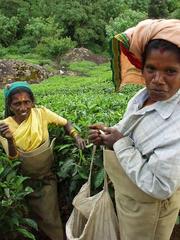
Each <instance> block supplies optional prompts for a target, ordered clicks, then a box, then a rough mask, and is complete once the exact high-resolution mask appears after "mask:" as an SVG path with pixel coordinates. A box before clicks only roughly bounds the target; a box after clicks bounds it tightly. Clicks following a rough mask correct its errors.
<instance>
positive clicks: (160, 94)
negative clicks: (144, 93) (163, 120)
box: [143, 49, 180, 103]
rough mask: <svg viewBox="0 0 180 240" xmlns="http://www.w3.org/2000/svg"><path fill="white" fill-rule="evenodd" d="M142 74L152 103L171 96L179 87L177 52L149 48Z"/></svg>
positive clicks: (179, 65) (179, 69)
mask: <svg viewBox="0 0 180 240" xmlns="http://www.w3.org/2000/svg"><path fill="white" fill-rule="evenodd" d="M143 76H144V78H145V83H146V87H147V90H148V93H149V100H150V101H151V102H152V103H153V102H156V101H163V100H167V99H168V98H170V97H172V96H173V95H174V94H175V93H176V92H177V91H178V90H179V88H180V60H179V57H178V54H175V53H174V52H172V51H170V50H164V51H161V50H159V49H153V50H151V52H150V53H149V54H148V56H147V58H146V61H145V65H144V69H143Z"/></svg>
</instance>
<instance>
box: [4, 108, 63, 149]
mask: <svg viewBox="0 0 180 240" xmlns="http://www.w3.org/2000/svg"><path fill="white" fill-rule="evenodd" d="M3 121H4V122H5V123H6V124H8V125H9V128H10V130H11V132H12V133H13V137H14V141H15V144H16V146H17V148H19V149H21V150H22V151H25V152H29V151H32V150H34V149H36V148H38V147H39V146H40V145H41V144H42V143H44V142H45V141H46V140H47V139H48V138H49V133H48V124H49V123H54V124H56V125H60V126H64V125H65V124H66V123H67V120H66V119H65V118H63V117H60V116H59V115H57V114H56V113H53V112H51V111H50V110H49V109H47V108H45V107H41V108H32V109H31V113H30V115H29V117H28V118H27V119H26V120H24V121H23V122H22V123H21V124H18V123H16V122H15V120H14V119H13V118H12V117H8V118H6V119H4V120H3ZM0 141H1V143H2V145H3V147H4V149H5V151H6V149H7V140H6V139H3V138H2V139H0ZM6 153H7V151H6Z"/></svg>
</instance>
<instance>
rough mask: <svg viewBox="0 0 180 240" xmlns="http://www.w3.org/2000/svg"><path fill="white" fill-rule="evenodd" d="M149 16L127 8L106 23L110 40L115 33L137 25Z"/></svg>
mask: <svg viewBox="0 0 180 240" xmlns="http://www.w3.org/2000/svg"><path fill="white" fill-rule="evenodd" d="M146 18H147V14H146V13H143V12H138V11H134V10H131V9H129V10H126V11H124V13H121V14H119V16H118V17H117V18H115V19H111V20H110V22H109V24H108V25H106V33H107V36H108V39H109V40H110V39H111V38H112V37H113V36H114V35H116V34H118V33H121V32H124V31H125V30H126V29H127V28H130V27H133V26H135V25H136V24H137V23H138V22H140V21H142V20H144V19H146Z"/></svg>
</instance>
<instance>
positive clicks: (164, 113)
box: [113, 89, 180, 199]
mask: <svg viewBox="0 0 180 240" xmlns="http://www.w3.org/2000/svg"><path fill="white" fill-rule="evenodd" d="M147 97H148V93H147V90H146V89H143V90H140V92H138V94H136V95H135V97H133V98H132V99H131V100H130V102H129V104H128V107H127V111H126V113H125V115H124V117H123V119H122V120H121V121H120V122H119V123H118V124H116V125H115V126H114V127H115V128H117V129H118V131H120V132H121V133H122V134H123V135H124V137H123V138H121V139H119V140H118V141H117V142H116V143H115V144H114V146H113V148H114V151H115V153H116V156H117V158H118V161H119V163H120V164H121V166H122V167H123V169H124V171H125V172H126V174H127V175H128V176H129V178H130V179H131V180H132V181H133V182H134V183H135V184H136V185H137V186H138V187H139V188H140V189H141V190H142V191H144V192H146V193H147V194H149V195H151V196H153V197H155V198H157V199H167V198H169V197H170V196H171V195H172V194H173V193H174V192H175V191H176V190H177V189H178V188H179V187H180V91H178V92H177V93H176V94H175V95H174V96H172V97H171V98H169V99H168V100H166V101H159V102H155V103H154V104H152V105H149V106H145V107H142V106H143V103H144V101H145V100H146V99H147Z"/></svg>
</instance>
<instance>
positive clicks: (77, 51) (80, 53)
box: [62, 47, 109, 64]
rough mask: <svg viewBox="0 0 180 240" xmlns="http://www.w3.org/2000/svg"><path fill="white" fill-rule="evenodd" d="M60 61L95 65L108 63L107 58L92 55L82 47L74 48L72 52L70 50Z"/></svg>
mask: <svg viewBox="0 0 180 240" xmlns="http://www.w3.org/2000/svg"><path fill="white" fill-rule="evenodd" d="M62 60H64V61H67V62H69V61H82V60H86V61H91V62H95V63H96V64H102V63H106V62H108V61H109V59H108V58H106V57H104V56H99V55H97V54H94V53H92V52H91V51H90V50H88V49H86V48H83V47H81V48H74V49H73V50H70V51H69V52H68V53H66V54H65V55H64V56H63V57H62Z"/></svg>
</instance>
